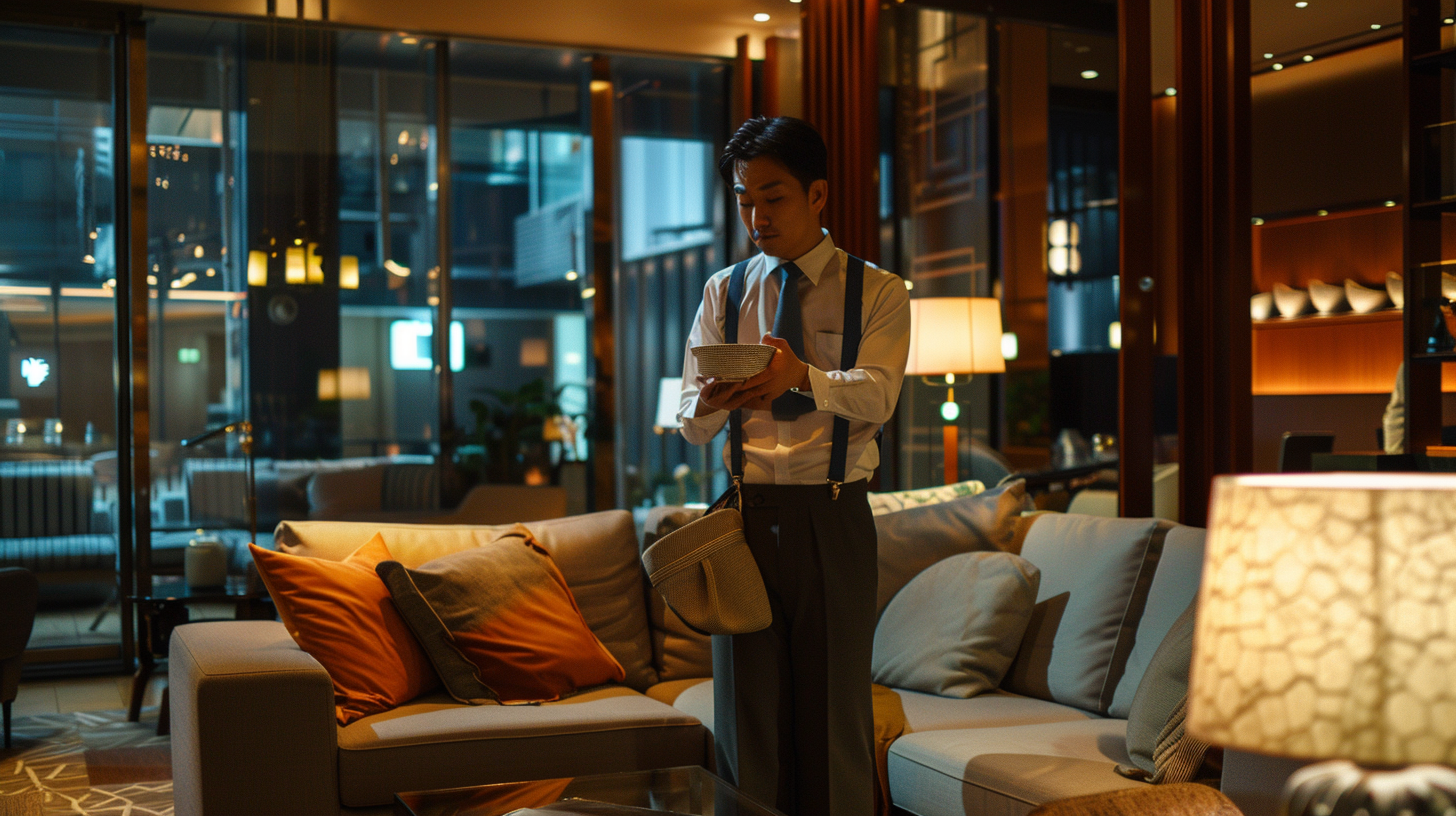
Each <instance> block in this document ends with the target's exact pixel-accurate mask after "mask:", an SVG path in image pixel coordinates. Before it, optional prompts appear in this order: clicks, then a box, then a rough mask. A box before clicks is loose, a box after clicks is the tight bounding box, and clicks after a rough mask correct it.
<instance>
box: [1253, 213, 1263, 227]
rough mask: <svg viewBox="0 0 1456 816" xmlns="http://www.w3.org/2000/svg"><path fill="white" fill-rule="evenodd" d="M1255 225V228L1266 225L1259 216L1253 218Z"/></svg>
mask: <svg viewBox="0 0 1456 816" xmlns="http://www.w3.org/2000/svg"><path fill="white" fill-rule="evenodd" d="M1253 223H1254V226H1256V227H1261V226H1263V225H1264V219H1262V218H1260V217H1259V216H1257V215H1256V216H1254V218H1253Z"/></svg>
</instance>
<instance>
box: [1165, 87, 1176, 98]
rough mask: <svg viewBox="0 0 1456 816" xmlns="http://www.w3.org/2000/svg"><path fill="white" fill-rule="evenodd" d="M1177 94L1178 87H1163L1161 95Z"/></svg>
mask: <svg viewBox="0 0 1456 816" xmlns="http://www.w3.org/2000/svg"><path fill="white" fill-rule="evenodd" d="M1177 95H1178V89H1177V88H1164V89H1163V96H1177Z"/></svg>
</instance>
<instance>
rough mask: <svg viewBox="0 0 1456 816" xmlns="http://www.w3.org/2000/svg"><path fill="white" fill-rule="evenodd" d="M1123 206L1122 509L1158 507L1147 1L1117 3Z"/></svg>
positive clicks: (1141, 511) (1133, 513)
mask: <svg viewBox="0 0 1456 816" xmlns="http://www.w3.org/2000/svg"><path fill="white" fill-rule="evenodd" d="M1117 26H1118V31H1117V42H1118V72H1117V78H1118V89H1117V98H1118V133H1119V142H1118V193H1117V195H1118V204H1117V207H1118V212H1117V245H1118V256H1119V258H1120V271H1119V274H1120V275H1121V301H1122V302H1121V304H1120V305H1119V310H1118V311H1119V315H1118V320H1120V321H1121V322H1122V350H1121V351H1120V352H1119V354H1118V357H1117V360H1118V365H1117V376H1118V386H1117V393H1118V404H1119V411H1118V429H1117V435H1118V446H1119V447H1118V452H1119V458H1120V464H1119V468H1118V486H1117V493H1118V514H1119V515H1122V516H1127V517H1143V516H1151V515H1152V514H1153V443H1154V436H1153V434H1154V431H1153V427H1154V426H1153V356H1154V351H1155V350H1154V348H1153V320H1154V317H1155V315H1156V313H1157V295H1156V294H1155V293H1154V291H1153V290H1154V281H1155V280H1156V278H1155V275H1154V267H1155V265H1156V257H1155V255H1154V250H1155V247H1154V244H1153V242H1152V241H1151V240H1150V237H1151V236H1152V234H1153V232H1154V225H1153V103H1152V99H1151V91H1150V87H1151V86H1152V42H1151V39H1150V36H1151V28H1150V26H1151V22H1150V10H1149V0H1120V2H1119V3H1118V4H1117Z"/></svg>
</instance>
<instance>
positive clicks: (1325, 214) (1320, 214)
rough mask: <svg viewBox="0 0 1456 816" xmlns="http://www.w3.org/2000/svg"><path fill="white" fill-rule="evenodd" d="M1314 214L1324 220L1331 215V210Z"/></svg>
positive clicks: (1318, 211)
mask: <svg viewBox="0 0 1456 816" xmlns="http://www.w3.org/2000/svg"><path fill="white" fill-rule="evenodd" d="M1314 214H1315V215H1318V216H1319V217H1321V218H1323V217H1325V216H1327V215H1329V214H1330V211H1329V210H1315V213H1314Z"/></svg>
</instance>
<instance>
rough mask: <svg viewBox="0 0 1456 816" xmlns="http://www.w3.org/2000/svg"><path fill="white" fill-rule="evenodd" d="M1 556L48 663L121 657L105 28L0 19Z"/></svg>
mask: <svg viewBox="0 0 1456 816" xmlns="http://www.w3.org/2000/svg"><path fill="white" fill-rule="evenodd" d="M0 50H3V51H4V53H5V55H6V56H5V59H4V60H0V189H3V190H4V191H5V193H4V195H3V196H0V348H3V349H4V351H3V353H0V361H3V365H4V370H3V373H0V423H3V424H4V427H5V437H4V440H3V445H0V566H7V567H8V566H21V567H27V568H29V569H31V570H32V571H34V572H35V573H36V574H37V575H38V576H39V578H40V580H41V583H42V595H41V598H42V607H41V611H40V614H39V616H38V617H37V620H36V625H35V629H34V630H33V634H32V636H31V642H30V645H31V648H32V649H37V650H42V654H45V655H46V657H45V658H43V659H66V660H75V659H85V658H102V657H110V658H112V659H114V658H116V657H117V656H119V655H120V649H119V646H118V644H119V643H120V639H121V637H120V636H121V622H120V620H119V617H118V616H117V615H116V614H113V612H114V609H115V606H114V604H115V601H116V596H117V586H118V581H117V574H116V565H117V557H118V541H117V535H116V514H117V503H118V500H119V499H120V497H119V496H118V475H117V467H116V461H117V459H116V446H117V443H118V440H117V437H116V388H115V384H114V382H115V381H114V379H113V377H112V360H113V359H114V353H113V343H114V341H113V333H114V328H115V314H116V311H115V309H116V306H115V302H114V300H113V298H112V286H113V285H114V277H115V275H116V252H115V249H114V247H115V234H114V223H115V216H114V212H115V195H116V190H115V183H114V178H115V166H114V163H115V158H116V156H117V154H118V153H121V154H122V155H124V150H122V151H119V150H118V149H117V147H116V133H115V131H114V129H113V126H112V125H113V122H112V111H113V105H112V72H111V65H112V43H111V40H110V37H108V36H100V35H89V34H84V33H71V32H65V33H58V32H53V31H48V30H42V29H31V28H16V27H0Z"/></svg>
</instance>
